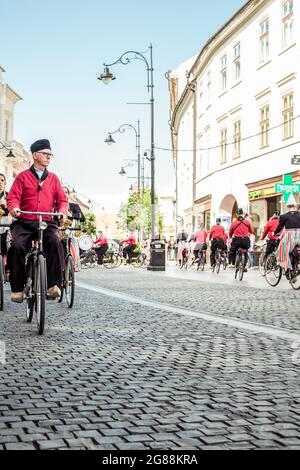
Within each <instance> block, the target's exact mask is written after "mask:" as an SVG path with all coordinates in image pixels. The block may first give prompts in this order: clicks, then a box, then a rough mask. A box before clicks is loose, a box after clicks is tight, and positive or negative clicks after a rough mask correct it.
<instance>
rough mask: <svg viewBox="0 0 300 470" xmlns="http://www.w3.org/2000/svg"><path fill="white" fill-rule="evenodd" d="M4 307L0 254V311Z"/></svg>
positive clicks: (2, 271)
mask: <svg viewBox="0 0 300 470" xmlns="http://www.w3.org/2000/svg"><path fill="white" fill-rule="evenodd" d="M3 308H4V265H3V257H2V255H0V311H1V312H2V310H3Z"/></svg>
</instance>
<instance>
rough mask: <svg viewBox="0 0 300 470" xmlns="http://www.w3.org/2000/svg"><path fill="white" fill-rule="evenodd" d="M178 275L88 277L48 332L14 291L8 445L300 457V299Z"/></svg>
mask: <svg viewBox="0 0 300 470" xmlns="http://www.w3.org/2000/svg"><path fill="white" fill-rule="evenodd" d="M175 269H176V268H175ZM173 271H174V270H173ZM173 271H172V268H171V269H170V271H169V274H168V273H153V272H148V271H147V270H145V269H134V268H132V269H130V268H119V269H117V270H111V271H110V270H105V269H96V268H95V269H89V270H83V271H81V272H80V273H78V274H77V278H76V280H77V290H76V299H75V305H74V308H73V309H72V310H69V309H67V307H66V305H65V304H63V305H60V304H57V303H56V302H48V303H47V317H46V329H45V334H44V336H38V335H37V333H36V328H35V324H34V323H32V324H27V323H25V320H24V318H25V312H24V310H25V306H24V305H16V304H11V303H10V301H9V291H8V290H7V291H6V298H5V307H4V312H3V313H1V316H0V328H1V330H0V331H1V336H0V339H1V340H2V341H4V342H5V347H6V363H5V364H2V365H1V364H0V397H1V398H0V449H2V450H4V449H110V450H117V449H118V450H125V449H128V450H132V449H164V450H166V449H185V450H187V449H191V450H196V449H300V406H299V405H300V388H299V383H300V379H299V372H300V358H298V355H299V354H298V352H299V350H300V319H299V318H300V313H299V299H300V297H299V296H300V293H299V292H296V291H293V290H292V289H291V288H290V289H286V288H281V289H271V288H267V286H266V288H264V286H263V285H259V287H253V286H254V285H255V283H253V286H252V287H251V286H249V285H247V280H246V279H245V283H243V282H242V283H239V282H236V283H235V284H234V283H231V284H230V285H229V283H228V282H227V280H226V281H222V277H221V275H220V277H219V278H217V277H216V276H213V277H211V278H208V277H205V278H202V280H201V274H199V273H197V274H199V277H198V278H197V277H196V276H195V277H194V278H184V274H180V275H179V276H178V277H174V276H175V275H174V273H173ZM248 274H249V275H250V274H251V275H252V274H253V276H257V277H258V276H259V273H258V272H255V273H248ZM230 276H231V277H232V276H233V274H230ZM249 277H250V276H249ZM245 278H246V276H245ZM203 279H205V280H203ZM224 279H225V278H224ZM226 279H227V278H226Z"/></svg>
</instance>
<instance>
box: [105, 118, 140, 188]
mask: <svg viewBox="0 0 300 470" xmlns="http://www.w3.org/2000/svg"><path fill="white" fill-rule="evenodd" d="M127 129H132V130H133V131H134V133H135V148H136V150H137V161H138V193H139V194H140V193H141V133H140V121H138V122H137V129H136V128H135V127H134V126H133V125H132V124H122V125H121V126H120V127H119V128H118V129H117V130H116V131H114V132H109V131H108V136H107V138H106V139H105V141H104V142H106V143H107V145H112V144H114V143H115V140H114V139H113V137H112V136H113V134H116V133H117V132H120V133H121V134H122V133H123V132H125V131H126V130H127Z"/></svg>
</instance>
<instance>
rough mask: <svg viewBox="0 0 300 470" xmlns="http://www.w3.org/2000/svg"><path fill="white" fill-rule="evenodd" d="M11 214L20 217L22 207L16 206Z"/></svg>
mask: <svg viewBox="0 0 300 470" xmlns="http://www.w3.org/2000/svg"><path fill="white" fill-rule="evenodd" d="M10 214H11V215H12V216H13V217H19V215H20V209H19V208H18V207H15V208H14V209H13V210H12V211H10Z"/></svg>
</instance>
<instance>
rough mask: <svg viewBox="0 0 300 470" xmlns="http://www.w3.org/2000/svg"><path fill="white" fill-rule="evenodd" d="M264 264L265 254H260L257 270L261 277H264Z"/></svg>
mask: <svg viewBox="0 0 300 470" xmlns="http://www.w3.org/2000/svg"><path fill="white" fill-rule="evenodd" d="M265 263H266V257H265V253H264V252H262V253H261V254H260V257H259V260H258V268H259V272H260V274H261V275H262V276H265V275H266V266H265Z"/></svg>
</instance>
